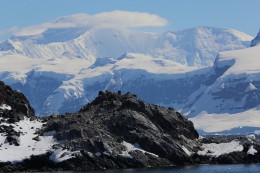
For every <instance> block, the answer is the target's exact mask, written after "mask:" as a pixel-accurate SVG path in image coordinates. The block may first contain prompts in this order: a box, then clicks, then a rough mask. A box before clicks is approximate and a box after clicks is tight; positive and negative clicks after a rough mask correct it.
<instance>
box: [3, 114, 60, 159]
mask: <svg viewBox="0 0 260 173" xmlns="http://www.w3.org/2000/svg"><path fill="white" fill-rule="evenodd" d="M4 124H6V123H1V124H0V125H4ZM9 125H12V124H9ZM42 125H43V123H42V122H40V121H37V120H35V121H30V119H29V118H26V117H25V119H24V120H21V121H19V122H17V123H16V124H15V127H14V130H15V131H17V132H18V131H20V132H21V135H20V137H19V141H20V143H19V144H20V145H19V146H15V145H9V143H5V139H6V136H5V135H6V134H5V133H0V162H8V161H10V162H19V161H22V160H24V159H26V158H30V156H32V155H41V154H45V153H47V152H48V151H50V150H51V148H52V146H53V145H54V144H55V141H54V139H53V137H52V136H39V138H40V141H35V140H33V138H35V137H37V134H36V131H37V130H38V129H40V128H41V127H42ZM13 126H14V125H13Z"/></svg>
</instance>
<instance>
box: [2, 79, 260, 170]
mask: <svg viewBox="0 0 260 173" xmlns="http://www.w3.org/2000/svg"><path fill="white" fill-rule="evenodd" d="M0 84H1V85H0V87H1V90H0V91H1V93H2V95H3V104H2V105H1V107H0V111H1V112H0V113H1V114H0V120H1V121H0V139H1V140H0V141H4V143H0V172H15V171H53V170H58V171H60V170H92V169H113V168H140V167H162V166H175V165H190V164H219V163H221V164H223V163H224V164H225V163H259V162H260V143H259V141H258V140H256V139H254V138H253V137H252V136H250V137H239V138H238V137H229V138H227V137H207V138H199V135H198V133H197V131H196V130H195V129H194V126H193V124H192V122H191V121H189V120H188V119H187V117H185V116H183V115H181V114H180V113H178V112H177V111H176V110H174V109H172V108H164V107H161V106H157V105H153V104H147V103H145V102H143V101H142V100H140V99H138V98H137V97H136V95H133V94H131V93H126V94H122V93H121V92H118V93H112V92H109V91H106V92H99V95H98V97H97V98H96V99H95V100H94V101H93V102H91V103H89V104H87V105H85V106H84V107H82V108H81V109H80V111H79V112H77V113H66V114H64V115H59V116H57V115H51V116H49V117H43V118H35V116H34V112H33V109H32V108H31V107H30V105H29V102H28V101H27V99H26V98H25V97H24V96H23V95H22V94H20V93H18V92H16V91H13V90H12V89H11V88H10V87H8V86H5V85H4V84H3V83H0ZM25 104H27V108H28V109H27V111H24V110H25V109H24V107H23V106H22V105H25ZM17 115H21V116H17ZM12 117H13V118H12ZM17 117H20V118H17ZM10 119H11V120H12V121H10ZM3 139H5V140H3ZM9 147H10V148H9ZM14 150H17V152H19V156H18V155H17V158H16V157H12V156H8V158H9V160H8V158H6V157H3V155H4V154H6V153H7V154H8V151H12V152H14ZM30 153H31V154H30ZM9 154H10V153H9ZM9 154H8V155H9ZM20 155H23V156H22V157H20ZM18 157H19V158H18Z"/></svg>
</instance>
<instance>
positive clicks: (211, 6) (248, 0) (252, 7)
mask: <svg viewBox="0 0 260 173" xmlns="http://www.w3.org/2000/svg"><path fill="white" fill-rule="evenodd" d="M259 8H260V0H42V1H40V0H1V6H0V15H1V18H0V23H1V25H0V40H3V39H5V38H6V37H7V36H8V35H10V31H11V30H12V28H16V30H17V29H19V28H23V27H28V26H32V25H38V24H41V23H44V22H51V21H53V20H55V19H56V18H58V17H60V16H66V15H72V14H76V13H87V14H96V13H100V12H104V11H114V10H124V11H136V12H147V13H151V14H156V15H158V16H160V17H161V18H164V19H167V21H168V24H167V25H166V26H164V27H157V28H156V29H155V28H150V27H146V28H145V29H148V30H154V31H164V30H172V31H176V30H181V29H185V28H191V27H196V26H216V27H226V28H234V29H237V30H240V31H243V32H245V33H248V34H250V35H252V36H255V35H256V34H257V32H258V31H259V28H260V23H259V18H260V10H259ZM143 30H144V29H143Z"/></svg>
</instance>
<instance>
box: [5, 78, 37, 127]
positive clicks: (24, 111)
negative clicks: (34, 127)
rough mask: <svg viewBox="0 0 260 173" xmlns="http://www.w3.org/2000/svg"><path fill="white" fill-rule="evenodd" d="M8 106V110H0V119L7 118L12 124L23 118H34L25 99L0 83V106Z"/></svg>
mask: <svg viewBox="0 0 260 173" xmlns="http://www.w3.org/2000/svg"><path fill="white" fill-rule="evenodd" d="M3 104H5V105H8V106H10V109H11V110H9V109H0V115H1V117H4V118H8V119H9V120H10V121H12V122H16V121H17V120H21V119H23V117H24V116H25V117H28V118H35V114H34V110H33V108H32V107H31V106H30V103H29V101H28V100H27V98H26V97H25V96H24V95H23V94H22V93H20V92H17V91H14V90H12V89H11V87H9V86H7V85H5V84H4V83H3V82H1V81H0V106H1V105H3Z"/></svg>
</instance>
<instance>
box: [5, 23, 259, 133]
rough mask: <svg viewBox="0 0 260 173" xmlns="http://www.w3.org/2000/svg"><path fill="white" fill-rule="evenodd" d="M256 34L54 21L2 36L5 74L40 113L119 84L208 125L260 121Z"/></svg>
mask: <svg viewBox="0 0 260 173" xmlns="http://www.w3.org/2000/svg"><path fill="white" fill-rule="evenodd" d="M251 40H253V37H251V36H249V35H247V34H245V33H242V32H239V31H237V30H234V29H226V28H215V27H197V28H190V29H186V30H182V31H175V32H164V33H151V32H144V31H137V30H133V29H126V28H120V27H104V26H103V27H100V26H99V27H88V28H87V27H85V28H49V29H48V30H46V31H44V32H43V33H41V34H37V35H29V36H15V35H14V36H12V37H10V38H9V39H8V40H6V41H4V42H2V43H0V64H4V65H2V66H1V67H0V80H2V81H4V82H5V83H7V84H8V85H11V86H12V87H13V88H15V89H17V90H19V91H21V92H23V93H24V94H25V95H26V97H27V98H28V99H29V100H30V102H31V104H32V106H33V107H34V108H35V110H36V113H37V115H39V116H44V115H49V114H60V113H65V112H74V111H77V110H78V109H79V108H80V107H82V106H83V105H85V104H86V103H88V102H90V101H92V100H93V99H94V98H95V97H96V96H97V94H98V91H99V90H111V91H117V90H121V91H122V92H132V93H135V94H137V95H138V96H139V97H140V98H142V99H144V100H145V101H147V102H149V103H155V104H160V105H163V106H168V107H174V108H176V109H178V110H179V111H180V112H181V113H184V114H185V115H187V116H189V117H190V118H191V120H193V122H194V124H195V126H196V127H197V128H198V129H201V130H203V131H205V132H220V131H225V130H230V129H231V128H238V127H242V126H250V127H251V126H252V127H260V124H258V123H256V122H255V118H257V116H254V115H255V114H257V111H258V110H257V109H258V108H257V106H258V105H259V104H258V88H259V87H260V86H259V85H260V84H259V83H258V81H260V80H258V79H259V75H258V74H259V73H258V72H259V68H258V64H257V63H255V62H256V59H257V54H258V50H259V46H257V43H256V42H257V41H254V44H252V43H253V42H252V43H251ZM254 40H258V39H254ZM250 45H251V46H253V47H250ZM256 100H257V101H256ZM248 114H250V116H247V115H248ZM246 116H247V117H248V120H247V121H246V123H241V121H243V120H244V119H245V118H246ZM234 117H241V118H234ZM233 119H235V120H234V121H232V120H233ZM217 120H218V121H217ZM225 121H226V122H230V123H229V124H227V125H226V126H225V125H222V124H223V123H224V122H225ZM231 121H232V122H234V123H231ZM214 123H216V124H214Z"/></svg>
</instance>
